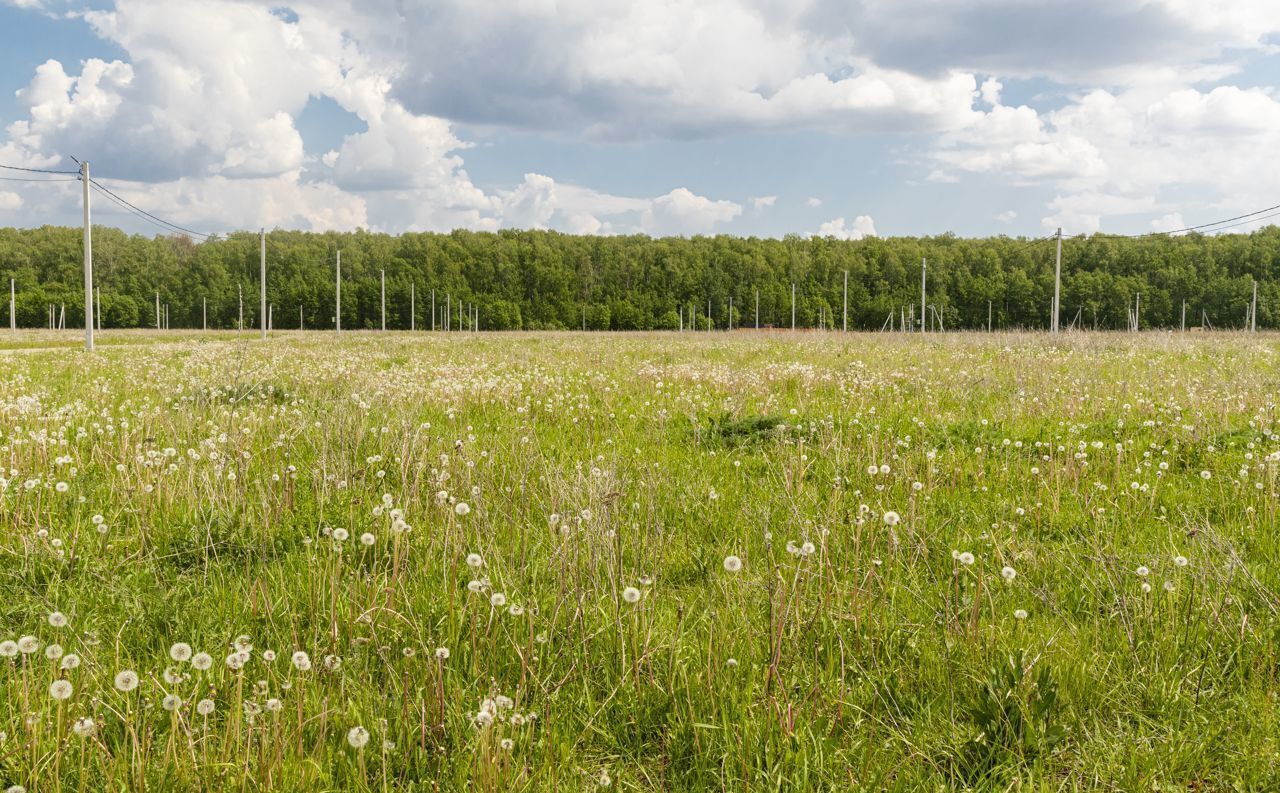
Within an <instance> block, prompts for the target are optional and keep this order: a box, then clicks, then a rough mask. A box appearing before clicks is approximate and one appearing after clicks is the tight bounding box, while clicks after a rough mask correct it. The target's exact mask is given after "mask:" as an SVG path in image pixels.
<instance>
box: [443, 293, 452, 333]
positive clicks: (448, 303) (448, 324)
mask: <svg viewBox="0 0 1280 793" xmlns="http://www.w3.org/2000/svg"><path fill="white" fill-rule="evenodd" d="M452 313H453V296H452V295H450V294H449V293H448V292H445V293H444V329H445V330H453V322H452V320H451V319H450V317H449V315H450V314H452Z"/></svg>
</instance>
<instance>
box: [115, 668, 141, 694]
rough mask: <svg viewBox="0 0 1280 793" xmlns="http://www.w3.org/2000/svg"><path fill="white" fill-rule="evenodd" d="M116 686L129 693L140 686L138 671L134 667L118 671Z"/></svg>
mask: <svg viewBox="0 0 1280 793" xmlns="http://www.w3.org/2000/svg"><path fill="white" fill-rule="evenodd" d="M115 686H116V688H117V689H118V690H120V691H123V692H124V693H126V694H127V693H129V692H130V691H132V690H134V689H135V688H137V687H138V673H137V672H135V671H133V670H132V669H125V670H124V671H122V672H118V673H116V679H115Z"/></svg>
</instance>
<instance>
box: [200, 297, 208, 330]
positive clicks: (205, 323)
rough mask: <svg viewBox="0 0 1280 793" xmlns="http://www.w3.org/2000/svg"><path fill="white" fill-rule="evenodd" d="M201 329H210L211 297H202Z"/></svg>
mask: <svg viewBox="0 0 1280 793" xmlns="http://www.w3.org/2000/svg"><path fill="white" fill-rule="evenodd" d="M200 330H205V331H207V330H209V298H207V297H202V298H200Z"/></svg>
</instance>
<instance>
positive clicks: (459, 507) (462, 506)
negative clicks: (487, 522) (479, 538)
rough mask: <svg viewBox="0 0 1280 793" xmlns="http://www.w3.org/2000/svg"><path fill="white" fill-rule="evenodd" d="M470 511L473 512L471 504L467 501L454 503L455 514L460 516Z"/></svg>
mask: <svg viewBox="0 0 1280 793" xmlns="http://www.w3.org/2000/svg"><path fill="white" fill-rule="evenodd" d="M469 512H471V505H470V504H468V503H467V502H465V501H459V502H458V503H457V504H454V505H453V514H455V515H457V516H458V517H460V518H461V517H463V516H465V515H466V514H467V513H469Z"/></svg>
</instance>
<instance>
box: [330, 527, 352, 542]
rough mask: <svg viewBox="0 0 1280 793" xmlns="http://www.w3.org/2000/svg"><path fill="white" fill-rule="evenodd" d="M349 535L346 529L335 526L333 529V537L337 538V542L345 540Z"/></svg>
mask: <svg viewBox="0 0 1280 793" xmlns="http://www.w3.org/2000/svg"><path fill="white" fill-rule="evenodd" d="M350 536H351V535H350V534H348V533H347V530H346V529H343V528H337V529H334V530H333V539H335V540H337V541H338V542H346V541H347V538H348V537H350Z"/></svg>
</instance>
